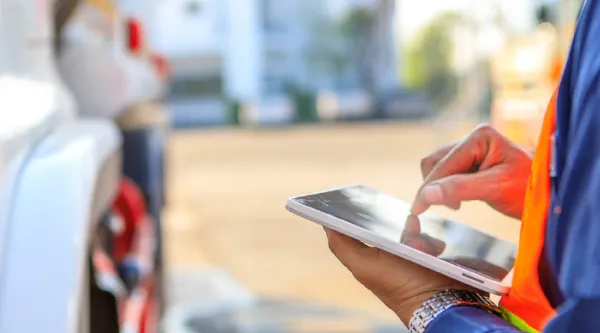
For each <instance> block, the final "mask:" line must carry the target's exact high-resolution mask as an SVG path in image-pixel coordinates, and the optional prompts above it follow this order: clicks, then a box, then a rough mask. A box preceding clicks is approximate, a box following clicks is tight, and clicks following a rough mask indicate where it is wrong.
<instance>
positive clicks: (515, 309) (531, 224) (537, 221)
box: [500, 89, 558, 332]
mask: <svg viewBox="0 0 600 333" xmlns="http://www.w3.org/2000/svg"><path fill="white" fill-rule="evenodd" d="M557 95H558V89H557V90H556V91H555V92H554V95H553V96H552V99H551V100H550V103H549V105H548V108H547V110H546V116H545V118H544V124H543V127H542V130H541V133H540V139H539V141H538V147H537V149H536V152H535V156H534V158H533V164H532V167H531V175H530V178H529V185H528V188H527V193H526V194H525V204H524V209H523V217H522V225H521V238H520V241H519V249H518V252H517V258H516V261H515V267H514V275H513V281H512V288H511V290H510V292H509V293H508V295H506V296H504V297H503V298H502V299H501V300H500V305H501V306H502V307H503V308H504V309H505V310H506V311H507V317H508V319H509V320H510V321H511V322H512V323H513V324H514V325H516V326H517V327H519V328H520V329H521V330H523V331H526V332H536V331H540V330H541V329H542V328H543V327H544V325H545V324H546V323H547V322H548V320H549V319H551V318H552V317H553V316H554V314H555V310H554V309H553V307H552V306H551V305H550V302H549V301H548V299H547V297H546V295H545V294H544V291H543V290H542V287H541V285H540V282H539V277H538V265H539V259H540V256H541V255H543V254H542V249H543V247H544V241H545V235H546V221H547V217H548V209H549V206H550V193H551V188H550V159H551V154H552V145H553V144H552V140H553V139H552V138H553V135H554V128H555V125H556V98H557Z"/></svg>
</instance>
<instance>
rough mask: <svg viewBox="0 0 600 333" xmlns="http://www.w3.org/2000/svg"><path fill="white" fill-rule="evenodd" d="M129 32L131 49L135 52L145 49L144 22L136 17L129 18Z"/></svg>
mask: <svg viewBox="0 0 600 333" xmlns="http://www.w3.org/2000/svg"><path fill="white" fill-rule="evenodd" d="M127 34H128V37H129V38H128V42H129V50H130V51H131V52H132V53H134V54H139V53H141V52H142V51H143V49H144V44H145V41H144V27H143V25H142V22H140V21H139V20H138V19H136V18H129V19H128V20H127Z"/></svg>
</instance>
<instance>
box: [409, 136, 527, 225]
mask: <svg viewBox="0 0 600 333" xmlns="http://www.w3.org/2000/svg"><path fill="white" fill-rule="evenodd" d="M531 160H532V157H531V155H530V154H529V153H527V152H526V151H525V150H523V149H522V148H520V147H518V146H517V145H515V144H513V143H512V142H511V141H509V140H508V139H507V138H506V137H504V136H503V135H502V134H500V133H499V132H498V131H497V130H495V129H494V128H493V127H490V126H479V127H478V128H477V129H475V130H474V131H473V132H471V134H469V135H468V136H467V137H466V138H465V139H463V140H462V141H460V142H458V143H456V144H453V145H450V146H447V147H445V148H442V149H440V150H439V151H437V152H435V153H433V154H431V155H429V156H427V157H425V158H424V159H423V160H422V161H421V172H422V174H423V179H424V181H423V185H422V187H421V189H420V190H419V192H418V193H417V196H416V198H415V200H414V202H413V205H412V208H411V213H412V214H415V215H418V214H421V213H423V212H424V211H426V210H427V209H428V208H429V207H430V206H432V205H444V206H447V207H450V208H453V209H458V208H460V205H461V202H463V201H471V200H480V201H484V202H486V203H487V204H488V205H490V206H491V207H492V208H494V209H495V210H497V211H499V212H501V213H503V214H505V215H508V216H511V217H514V218H518V219H520V218H521V215H522V213H523V201H524V198H525V190H526V189H527V182H528V180H529V174H530V171H531Z"/></svg>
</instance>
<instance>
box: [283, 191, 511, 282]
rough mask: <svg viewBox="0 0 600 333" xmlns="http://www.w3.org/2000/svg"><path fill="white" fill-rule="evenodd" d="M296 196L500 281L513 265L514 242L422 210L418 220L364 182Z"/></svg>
mask: <svg viewBox="0 0 600 333" xmlns="http://www.w3.org/2000/svg"><path fill="white" fill-rule="evenodd" d="M294 200H295V201H297V202H299V203H301V204H303V205H305V206H308V207H311V208H313V209H316V210H319V211H321V212H323V213H325V214H328V215H331V216H334V217H336V218H339V219H341V220H344V221H346V222H348V223H352V224H354V225H356V226H359V227H361V228H363V229H366V230H368V231H370V232H372V233H374V234H377V235H378V236H380V237H383V238H385V239H388V240H391V241H394V242H399V243H402V244H405V245H407V246H411V247H413V248H415V249H417V250H419V251H422V252H426V253H427V254H429V255H434V256H436V257H438V258H440V259H442V260H446V261H450V262H452V263H454V264H455V265H458V266H461V267H463V268H465V269H468V270H471V271H473V272H476V273H479V274H481V275H484V276H487V277H489V278H490V279H493V280H496V281H502V279H504V277H506V275H507V274H508V272H509V271H510V270H511V269H512V266H513V263H514V258H515V255H516V246H515V245H514V244H512V243H509V242H507V241H504V240H501V239H498V238H495V237H492V236H490V235H487V234H485V233H483V232H481V231H478V230H476V229H473V228H471V227H468V226H466V225H464V224H460V223H457V222H453V221H450V220H447V219H444V218H441V217H437V216H433V215H429V214H423V215H422V216H419V218H418V220H417V218H416V217H410V214H409V212H410V207H409V205H408V204H407V203H405V202H402V201H400V200H398V199H396V198H394V197H392V196H390V195H387V194H384V193H381V192H378V191H376V190H374V189H371V188H368V187H365V186H354V187H348V188H344V189H340V190H333V191H329V192H323V193H319V194H314V195H308V196H303V197H298V198H295V199H294ZM415 221H416V224H415Z"/></svg>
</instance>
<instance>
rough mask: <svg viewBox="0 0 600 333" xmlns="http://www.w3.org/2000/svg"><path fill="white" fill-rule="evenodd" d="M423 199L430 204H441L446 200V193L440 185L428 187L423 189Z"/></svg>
mask: <svg viewBox="0 0 600 333" xmlns="http://www.w3.org/2000/svg"><path fill="white" fill-rule="evenodd" d="M423 197H424V198H425V200H426V201H427V202H428V203H441V202H442V201H443V200H444V193H443V192H442V187H441V186H440V185H437V184H435V185H427V186H425V187H424V188H423Z"/></svg>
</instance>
